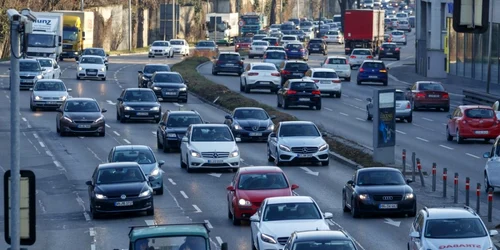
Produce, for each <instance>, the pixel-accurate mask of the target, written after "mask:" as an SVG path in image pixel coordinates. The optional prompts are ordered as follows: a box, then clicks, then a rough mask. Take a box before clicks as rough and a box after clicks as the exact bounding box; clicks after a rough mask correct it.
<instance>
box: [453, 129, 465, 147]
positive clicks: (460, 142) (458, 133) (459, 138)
mask: <svg viewBox="0 0 500 250" xmlns="http://www.w3.org/2000/svg"><path fill="white" fill-rule="evenodd" d="M455 137H456V140H457V143H458V144H462V143H464V139H465V138H462V137H461V136H460V131H459V130H458V129H457V133H456V136H455Z"/></svg>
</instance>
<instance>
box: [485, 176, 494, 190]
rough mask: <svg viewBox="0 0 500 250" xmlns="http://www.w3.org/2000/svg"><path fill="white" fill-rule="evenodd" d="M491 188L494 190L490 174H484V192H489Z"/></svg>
mask: <svg viewBox="0 0 500 250" xmlns="http://www.w3.org/2000/svg"><path fill="white" fill-rule="evenodd" d="M490 188H493V187H492V186H490V181H489V179H488V174H486V172H484V190H485V192H488V191H489V189H490Z"/></svg>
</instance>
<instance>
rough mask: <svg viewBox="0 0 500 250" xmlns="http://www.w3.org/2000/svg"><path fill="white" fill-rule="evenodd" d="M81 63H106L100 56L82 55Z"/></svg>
mask: <svg viewBox="0 0 500 250" xmlns="http://www.w3.org/2000/svg"><path fill="white" fill-rule="evenodd" d="M80 63H82V64H84V63H87V64H104V62H103V60H102V58H100V57H82V60H81V61H80Z"/></svg>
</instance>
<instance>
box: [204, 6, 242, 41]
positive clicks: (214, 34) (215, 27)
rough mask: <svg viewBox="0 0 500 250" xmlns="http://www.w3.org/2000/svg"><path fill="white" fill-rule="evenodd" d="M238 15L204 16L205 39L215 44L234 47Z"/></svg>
mask: <svg viewBox="0 0 500 250" xmlns="http://www.w3.org/2000/svg"><path fill="white" fill-rule="evenodd" d="M238 21H239V15H238V13H208V14H207V15H206V27H207V32H206V37H207V39H208V40H212V41H215V43H217V44H225V45H226V46H229V45H234V38H235V37H237V36H238V32H239V27H238Z"/></svg>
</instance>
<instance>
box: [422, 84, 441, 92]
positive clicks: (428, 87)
mask: <svg viewBox="0 0 500 250" xmlns="http://www.w3.org/2000/svg"><path fill="white" fill-rule="evenodd" d="M418 90H436V91H444V88H443V86H442V85H441V84H439V83H420V84H418Z"/></svg>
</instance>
